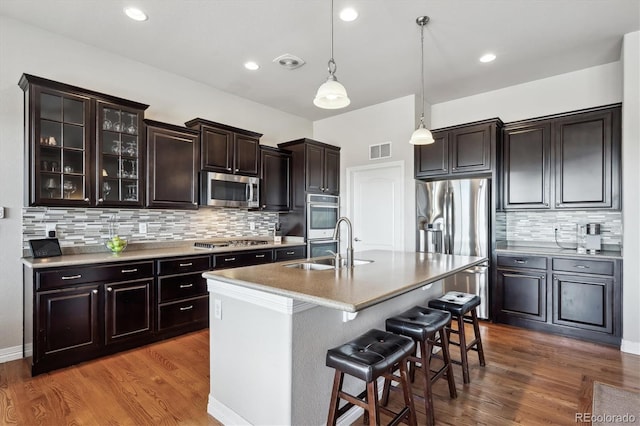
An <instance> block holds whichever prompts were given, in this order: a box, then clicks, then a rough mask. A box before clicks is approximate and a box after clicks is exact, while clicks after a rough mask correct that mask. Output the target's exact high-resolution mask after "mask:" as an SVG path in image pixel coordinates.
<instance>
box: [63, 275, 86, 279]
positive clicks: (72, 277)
mask: <svg viewBox="0 0 640 426" xmlns="http://www.w3.org/2000/svg"><path fill="white" fill-rule="evenodd" d="M78 278H82V275H81V274H78V275H67V276H65V277H62V279H63V280H77V279H78Z"/></svg>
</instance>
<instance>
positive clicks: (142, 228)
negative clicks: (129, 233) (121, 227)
mask: <svg viewBox="0 0 640 426" xmlns="http://www.w3.org/2000/svg"><path fill="white" fill-rule="evenodd" d="M138 231H139V232H140V233H141V234H146V233H147V223H146V222H140V223H139V224H138Z"/></svg>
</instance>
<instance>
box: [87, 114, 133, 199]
mask: <svg viewBox="0 0 640 426" xmlns="http://www.w3.org/2000/svg"><path fill="white" fill-rule="evenodd" d="M143 112H144V111H141V110H137V109H133V108H127V107H124V106H121V105H116V104H112V103H104V102H101V101H98V102H97V114H96V115H97V117H96V118H97V120H98V121H97V123H98V145H97V146H98V168H97V183H98V185H97V193H98V200H97V201H98V205H142V201H143V189H144V188H143V186H142V180H141V176H142V162H141V158H142V157H143V156H142V153H143V150H142V148H143V144H144V139H142V138H141V135H142V130H143V129H144V127H143V126H144V125H143V122H142V119H143Z"/></svg>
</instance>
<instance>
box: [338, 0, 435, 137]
mask: <svg viewBox="0 0 640 426" xmlns="http://www.w3.org/2000/svg"><path fill="white" fill-rule="evenodd" d="M332 1H333V0H332ZM425 25H426V22H425V23H421V24H420V52H421V55H420V58H421V61H420V74H421V77H420V82H421V83H422V115H421V116H420V123H421V124H422V125H424V26H425Z"/></svg>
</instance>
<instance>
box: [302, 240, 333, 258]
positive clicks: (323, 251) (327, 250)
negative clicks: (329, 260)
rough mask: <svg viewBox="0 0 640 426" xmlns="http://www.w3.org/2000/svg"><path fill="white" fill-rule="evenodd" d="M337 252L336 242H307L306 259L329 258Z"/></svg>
mask: <svg viewBox="0 0 640 426" xmlns="http://www.w3.org/2000/svg"><path fill="white" fill-rule="evenodd" d="M331 252H333V253H337V252H338V240H307V257H320V256H331Z"/></svg>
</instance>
